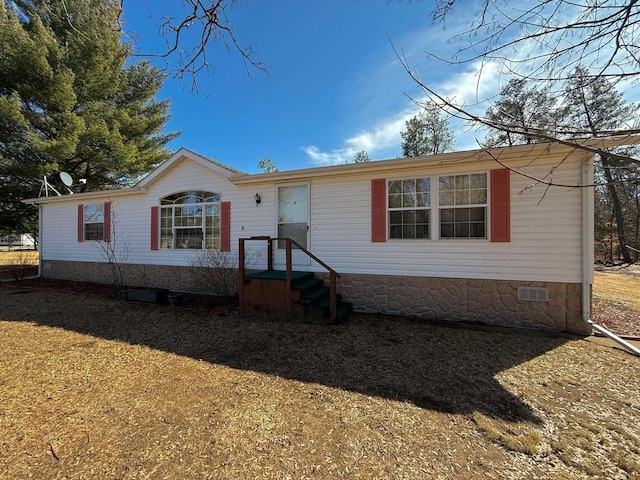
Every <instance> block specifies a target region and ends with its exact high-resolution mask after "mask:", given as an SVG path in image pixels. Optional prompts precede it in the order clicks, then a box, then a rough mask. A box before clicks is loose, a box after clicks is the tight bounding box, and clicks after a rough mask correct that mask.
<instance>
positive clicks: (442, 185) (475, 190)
mask: <svg viewBox="0 0 640 480" xmlns="http://www.w3.org/2000/svg"><path fill="white" fill-rule="evenodd" d="M487 207H488V203H487V174H486V173H472V174H464V175H442V176H440V177H438V213H439V216H440V238H487V210H488V208H487Z"/></svg>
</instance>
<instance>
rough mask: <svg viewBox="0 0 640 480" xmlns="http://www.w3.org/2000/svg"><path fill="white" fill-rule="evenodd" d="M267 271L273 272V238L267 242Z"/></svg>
mask: <svg viewBox="0 0 640 480" xmlns="http://www.w3.org/2000/svg"><path fill="white" fill-rule="evenodd" d="M267 270H269V271H271V270H273V238H271V237H269V240H267Z"/></svg>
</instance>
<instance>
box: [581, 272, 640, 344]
mask: <svg viewBox="0 0 640 480" xmlns="http://www.w3.org/2000/svg"><path fill="white" fill-rule="evenodd" d="M593 310H594V311H593V315H592V317H593V320H594V321H595V322H596V323H599V324H601V325H603V326H605V327H607V328H609V329H610V330H612V331H613V332H615V333H617V334H620V335H631V336H638V337H640V266H636V265H631V266H625V267H623V268H621V267H613V268H603V269H601V270H600V271H596V272H595V275H594V279H593Z"/></svg>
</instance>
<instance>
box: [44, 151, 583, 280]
mask: <svg viewBox="0 0 640 480" xmlns="http://www.w3.org/2000/svg"><path fill="white" fill-rule="evenodd" d="M563 158H564V157H544V156H540V157H538V158H537V159H536V160H535V161H534V162H531V159H526V158H522V159H521V160H518V161H514V162H511V164H512V166H514V167H522V168H524V169H525V172H526V173H527V174H528V175H531V176H538V177H542V176H544V175H545V174H547V173H548V172H549V170H550V169H551V168H552V167H554V166H556V167H557V168H555V170H554V172H553V181H554V182H556V183H564V184H573V185H575V184H576V183H577V182H578V181H579V179H580V172H581V168H582V160H580V159H579V158H568V159H565V160H564V161H562V162H561V160H562V159H563ZM373 163H375V162H373ZM492 168H499V167H498V166H497V165H496V164H495V162H492V161H487V162H484V163H479V162H475V163H471V164H469V163H467V164H458V165H453V164H452V165H447V164H445V163H438V164H431V165H426V166H423V165H420V164H416V165H415V166H412V167H411V168H408V167H407V166H405V167H404V168H403V170H402V172H396V173H395V175H391V174H390V173H388V172H382V173H381V172H373V171H372V172H368V173H358V172H357V171H356V170H349V174H345V175H332V176H325V177H315V178H311V179H309V185H310V193H309V202H310V207H309V212H310V218H309V225H310V242H309V247H308V248H309V250H310V251H311V252H312V253H314V254H315V255H316V256H317V257H318V258H320V259H322V260H323V261H324V262H326V263H327V264H328V265H330V266H331V267H332V268H334V269H335V270H336V271H337V272H339V273H357V274H372V275H376V274H382V275H400V276H403V275H406V276H425V277H448V278H469V279H496V280H523V281H525V280H527V281H549V282H574V283H579V282H581V281H582V269H581V265H582V264H581V248H582V241H581V236H582V232H581V228H582V223H581V222H582V214H581V189H580V188H562V187H550V188H547V187H546V185H543V184H532V180H531V179H530V178H526V177H523V176H520V175H517V174H515V173H512V174H511V241H510V242H502V243H494V242H490V241H489V240H488V239H484V240H471V241H470V240H469V239H456V238H450V239H437V238H434V239H433V240H430V241H425V240H424V239H403V240H402V241H387V242H379V243H374V242H371V180H372V179H377V178H389V179H394V178H395V179H402V178H425V177H430V178H431V179H432V180H431V187H432V190H433V182H434V180H433V179H434V178H438V176H443V175H462V174H467V173H469V172H481V171H484V172H487V171H489V170H490V169H492ZM276 184H278V182H276V181H275V180H274V181H271V182H267V181H265V182H263V183H255V184H246V185H243V184H239V185H234V184H233V183H232V182H231V181H229V179H228V178H226V177H225V176H224V175H222V174H218V173H216V172H214V171H212V170H211V169H209V168H206V167H204V166H202V165H200V164H198V163H196V162H193V161H189V160H188V159H185V160H182V161H180V162H177V163H176V164H175V165H173V166H172V167H171V168H170V169H167V171H165V172H164V173H163V174H162V176H159V177H158V178H157V179H156V180H155V181H154V182H153V183H151V184H150V185H149V187H148V191H147V192H146V193H135V192H132V194H131V195H123V196H118V197H115V198H113V199H109V198H108V197H101V198H100V200H99V201H93V200H85V202H86V203H100V202H104V201H109V200H111V201H112V219H113V220H112V230H113V233H114V238H115V237H118V238H120V239H122V240H126V241H128V242H129V256H128V262H129V263H137V264H146V265H189V260H190V259H191V258H193V256H194V255H196V254H197V253H198V250H180V249H170V250H157V251H152V250H151V249H150V221H151V217H150V213H151V207H152V206H158V205H159V202H160V199H161V198H163V197H165V196H167V195H170V194H173V193H176V192H180V191H184V190H185V189H193V190H203V191H212V192H219V193H220V195H221V201H223V202H230V204H231V250H232V254H233V253H236V252H237V248H238V238H240V237H245V238H247V237H251V236H259V235H269V236H273V237H275V236H276V235H277V229H276V224H277V218H276ZM256 193H259V194H260V196H261V198H262V201H261V203H260V204H259V205H256V202H255V200H254V196H255V194H256ZM78 203H80V202H79V201H77V200H74V199H73V196H68V197H66V198H65V200H64V201H55V202H51V203H46V204H43V205H42V210H43V212H44V217H43V235H42V244H41V248H42V258H43V261H45V262H46V260H48V259H49V260H76V261H87V262H95V261H103V260H102V258H101V255H100V251H99V249H97V248H96V245H95V242H84V243H82V242H81V243H78V242H77V241H76V238H75V235H76V222H77V204H78ZM432 208H434V207H433V202H432ZM490 216H491V212H490V209H489V208H487V225H489V224H490ZM432 230H434V229H433V228H432ZM431 233H434V232H433V231H432V232H431ZM432 237H435V235H432ZM247 250H248V256H249V257H250V258H251V261H252V262H253V263H252V266H253V267H255V268H263V267H264V266H265V265H266V243H265V242H263V241H250V242H247ZM308 268H309V269H310V270H314V271H318V272H322V271H324V269H323V268H322V267H320V266H319V265H317V264H315V263H314V262H312V263H311V265H310V266H309V267H308Z"/></svg>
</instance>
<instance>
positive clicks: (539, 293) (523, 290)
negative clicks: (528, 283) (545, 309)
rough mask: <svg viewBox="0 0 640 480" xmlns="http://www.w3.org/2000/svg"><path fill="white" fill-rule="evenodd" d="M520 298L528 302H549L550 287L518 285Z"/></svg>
mask: <svg viewBox="0 0 640 480" xmlns="http://www.w3.org/2000/svg"><path fill="white" fill-rule="evenodd" d="M518 300H523V301H526V302H548V301H549V289H548V288H544V287H518Z"/></svg>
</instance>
